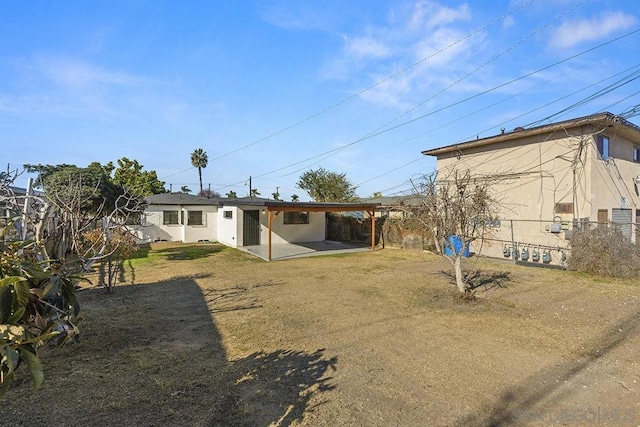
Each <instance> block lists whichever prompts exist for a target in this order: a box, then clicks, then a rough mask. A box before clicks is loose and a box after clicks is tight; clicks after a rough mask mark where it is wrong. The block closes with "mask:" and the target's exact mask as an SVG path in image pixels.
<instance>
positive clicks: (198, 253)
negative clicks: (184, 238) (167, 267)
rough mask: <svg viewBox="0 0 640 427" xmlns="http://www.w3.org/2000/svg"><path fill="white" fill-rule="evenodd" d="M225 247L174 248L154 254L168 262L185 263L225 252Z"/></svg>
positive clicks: (196, 246) (213, 245)
mask: <svg viewBox="0 0 640 427" xmlns="http://www.w3.org/2000/svg"><path fill="white" fill-rule="evenodd" d="M226 249H227V247H226V246H223V245H219V244H204V243H203V244H199V245H190V246H176V247H171V248H164V249H157V250H155V251H154V252H155V253H157V254H159V255H160V256H162V257H164V258H166V259H168V260H170V261H186V260H194V259H198V258H206V257H208V256H211V255H213V254H217V253H219V252H222V251H224V250H226Z"/></svg>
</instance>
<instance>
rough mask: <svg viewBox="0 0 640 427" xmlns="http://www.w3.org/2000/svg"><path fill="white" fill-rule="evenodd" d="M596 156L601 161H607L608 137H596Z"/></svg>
mask: <svg viewBox="0 0 640 427" xmlns="http://www.w3.org/2000/svg"><path fill="white" fill-rule="evenodd" d="M597 145H598V154H599V155H600V158H601V159H602V160H609V137H608V136H604V135H598V136H597Z"/></svg>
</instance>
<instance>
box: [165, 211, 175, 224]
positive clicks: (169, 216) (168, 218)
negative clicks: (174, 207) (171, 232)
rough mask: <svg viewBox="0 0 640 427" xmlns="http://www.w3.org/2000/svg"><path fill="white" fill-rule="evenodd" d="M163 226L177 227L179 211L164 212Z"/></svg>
mask: <svg viewBox="0 0 640 427" xmlns="http://www.w3.org/2000/svg"><path fill="white" fill-rule="evenodd" d="M162 224H164V225H177V224H178V211H162Z"/></svg>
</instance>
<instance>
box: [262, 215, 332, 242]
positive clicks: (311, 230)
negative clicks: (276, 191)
mask: <svg viewBox="0 0 640 427" xmlns="http://www.w3.org/2000/svg"><path fill="white" fill-rule="evenodd" d="M263 217H264V218H263ZM260 218H261V224H262V235H261V236H260V237H261V239H263V240H262V241H263V242H264V243H266V242H267V241H268V239H269V223H268V218H267V215H261V216H260ZM271 226H272V232H273V234H272V236H271V239H272V243H274V244H275V243H287V242H291V243H296V242H319V241H322V240H324V239H325V236H326V233H325V227H326V215H325V213H324V212H309V224H284V213H280V214H278V216H276V217H275V218H274V219H273V223H272V224H271Z"/></svg>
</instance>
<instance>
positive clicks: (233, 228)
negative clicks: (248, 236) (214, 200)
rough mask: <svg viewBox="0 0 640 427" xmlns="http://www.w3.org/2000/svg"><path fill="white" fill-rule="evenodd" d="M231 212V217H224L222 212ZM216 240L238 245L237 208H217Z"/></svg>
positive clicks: (232, 245) (235, 246) (233, 245)
mask: <svg viewBox="0 0 640 427" xmlns="http://www.w3.org/2000/svg"><path fill="white" fill-rule="evenodd" d="M225 211H227V212H231V218H224V212H225ZM217 218H218V241H219V242H220V243H223V244H225V245H227V246H231V247H234V248H237V247H238V221H239V219H238V208H237V207H235V206H225V207H222V208H220V209H219V210H218V215H217Z"/></svg>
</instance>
